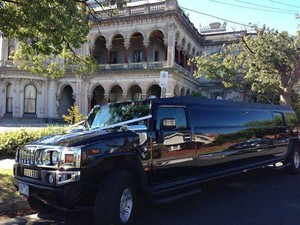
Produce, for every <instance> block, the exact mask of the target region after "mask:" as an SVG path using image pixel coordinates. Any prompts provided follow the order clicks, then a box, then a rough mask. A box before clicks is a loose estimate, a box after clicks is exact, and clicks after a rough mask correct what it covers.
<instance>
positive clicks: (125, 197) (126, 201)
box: [120, 188, 133, 223]
mask: <svg viewBox="0 0 300 225" xmlns="http://www.w3.org/2000/svg"><path fill="white" fill-rule="evenodd" d="M132 206H133V197H132V192H131V190H130V188H126V189H124V191H123V193H122V196H121V201H120V219H121V221H122V223H127V222H128V220H129V218H130V215H131V212H132Z"/></svg>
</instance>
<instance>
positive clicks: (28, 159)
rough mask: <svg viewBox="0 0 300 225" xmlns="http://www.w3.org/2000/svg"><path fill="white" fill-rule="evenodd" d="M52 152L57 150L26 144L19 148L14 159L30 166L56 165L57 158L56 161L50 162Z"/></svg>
mask: <svg viewBox="0 0 300 225" xmlns="http://www.w3.org/2000/svg"><path fill="white" fill-rule="evenodd" d="M53 152H55V153H58V152H59V150H58V149H48V148H39V147H38V146H26V147H25V148H22V149H19V151H18V153H17V156H16V161H17V162H18V163H20V164H24V165H30V166H57V162H58V161H59V159H57V162H56V163H53V162H52V154H53ZM57 155H59V154H57Z"/></svg>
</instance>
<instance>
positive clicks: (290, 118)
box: [284, 112, 298, 127]
mask: <svg viewBox="0 0 300 225" xmlns="http://www.w3.org/2000/svg"><path fill="white" fill-rule="evenodd" d="M284 116H285V122H286V124H287V125H288V126H289V127H296V126H298V119H297V116H296V113H293V112H286V113H284Z"/></svg>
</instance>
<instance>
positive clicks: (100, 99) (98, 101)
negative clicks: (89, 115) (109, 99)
mask: <svg viewBox="0 0 300 225" xmlns="http://www.w3.org/2000/svg"><path fill="white" fill-rule="evenodd" d="M104 92H105V91H104V88H103V87H102V86H100V85H99V86H97V87H96V88H95V89H94V91H93V98H92V102H91V107H92V108H93V107H94V106H95V105H103V104H104V103H105V99H104Z"/></svg>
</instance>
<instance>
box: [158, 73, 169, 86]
mask: <svg viewBox="0 0 300 225" xmlns="http://www.w3.org/2000/svg"><path fill="white" fill-rule="evenodd" d="M168 77H169V73H168V71H160V80H159V85H160V86H161V87H162V88H166V87H167V85H168Z"/></svg>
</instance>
